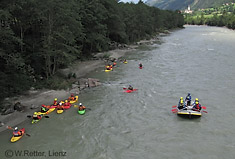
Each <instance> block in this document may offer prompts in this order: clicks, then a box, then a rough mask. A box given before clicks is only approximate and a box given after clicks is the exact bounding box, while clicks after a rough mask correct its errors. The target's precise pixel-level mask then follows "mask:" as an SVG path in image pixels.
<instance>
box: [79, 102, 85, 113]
mask: <svg viewBox="0 0 235 159" xmlns="http://www.w3.org/2000/svg"><path fill="white" fill-rule="evenodd" d="M84 109H86V107H85V106H84V105H82V103H79V107H78V110H79V111H82V110H84Z"/></svg>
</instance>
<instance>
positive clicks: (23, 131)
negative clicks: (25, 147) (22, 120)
mask: <svg viewBox="0 0 235 159" xmlns="http://www.w3.org/2000/svg"><path fill="white" fill-rule="evenodd" d="M20 131H22V135H21V136H17V137H16V136H14V135H13V136H12V138H11V142H16V141H18V140H20V139H21V138H22V137H23V136H24V133H25V128H22V129H20Z"/></svg>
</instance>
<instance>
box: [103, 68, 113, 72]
mask: <svg viewBox="0 0 235 159" xmlns="http://www.w3.org/2000/svg"><path fill="white" fill-rule="evenodd" d="M112 70H113V69H112V68H111V69H110V70H104V71H105V72H110V71H112Z"/></svg>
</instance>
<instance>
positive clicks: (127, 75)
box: [0, 26, 235, 159]
mask: <svg viewBox="0 0 235 159" xmlns="http://www.w3.org/2000/svg"><path fill="white" fill-rule="evenodd" d="M162 40H163V43H162V44H161V45H159V44H155V45H153V46H149V47H150V49H145V50H139V51H135V52H133V53H129V54H128V55H126V58H127V59H128V64H122V63H118V67H117V68H115V69H114V71H112V72H108V73H106V72H104V71H103V68H100V69H98V70H96V71H95V72H92V73H91V74H89V75H88V77H93V78H99V79H100V80H101V82H102V83H104V84H103V85H102V86H100V87H96V88H92V89H86V90H85V91H84V92H83V93H82V94H81V95H80V96H79V100H80V102H82V103H83V104H84V105H85V106H86V107H87V108H90V109H91V110H87V112H86V114H85V115H83V116H81V115H78V114H77V112H76V108H71V109H70V110H67V111H66V112H64V113H63V114H60V115H57V114H56V113H55V112H53V113H52V114H50V118H44V119H43V120H41V121H40V122H39V123H37V124H31V121H30V120H26V121H25V122H23V123H22V124H20V125H19V127H25V128H26V130H27V133H28V134H30V135H31V136H30V137H28V136H24V137H23V138H22V139H21V140H20V141H18V142H16V143H10V138H11V131H10V130H6V131H4V132H2V133H1V135H0V141H1V142H0V149H1V154H0V158H2V159H3V158H6V156H5V155H8V156H9V157H11V154H12V153H13V157H12V158H63V159H74V158H77V159H232V158H234V156H235V151H234V150H235V118H234V116H235V115H234V112H235V106H234V103H235V91H234V90H235V62H234V61H235V53H234V51H235V32H234V31H232V30H229V29H226V28H219V27H207V26H185V29H182V30H176V31H173V32H172V33H171V34H169V35H167V36H164V37H162ZM140 62H142V63H143V69H142V70H140V69H139V68H138V64H139V63H140ZM129 84H131V85H132V86H133V87H134V88H137V89H138V91H137V92H134V93H129V94H128V93H124V92H123V90H122V88H123V87H125V86H128V85H129ZM187 93H191V95H192V98H193V100H194V99H195V98H199V101H200V103H201V104H202V105H203V106H206V107H207V110H206V111H207V112H208V113H207V114H203V116H202V117H201V118H198V119H185V118H181V117H178V116H177V115H175V114H173V113H172V112H171V109H172V106H173V105H177V103H178V101H179V98H180V97H181V96H183V97H184V98H185V96H186V95H187ZM42 103H43V101H42ZM18 150H19V152H20V151H21V150H23V153H24V152H25V154H23V153H22V154H21V155H25V156H24V157H19V156H16V154H15V151H18ZM27 152H31V154H28V153H27ZM40 155H43V156H40ZM35 156H36V157H35Z"/></svg>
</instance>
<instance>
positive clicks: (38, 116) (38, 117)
mask: <svg viewBox="0 0 235 159" xmlns="http://www.w3.org/2000/svg"><path fill="white" fill-rule="evenodd" d="M41 118H42V116H41V115H38V113H37V112H34V114H33V120H40V119H41Z"/></svg>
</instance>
